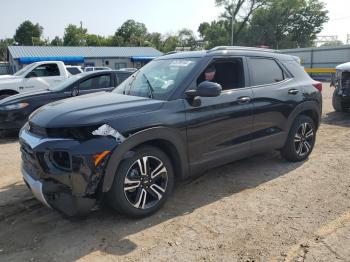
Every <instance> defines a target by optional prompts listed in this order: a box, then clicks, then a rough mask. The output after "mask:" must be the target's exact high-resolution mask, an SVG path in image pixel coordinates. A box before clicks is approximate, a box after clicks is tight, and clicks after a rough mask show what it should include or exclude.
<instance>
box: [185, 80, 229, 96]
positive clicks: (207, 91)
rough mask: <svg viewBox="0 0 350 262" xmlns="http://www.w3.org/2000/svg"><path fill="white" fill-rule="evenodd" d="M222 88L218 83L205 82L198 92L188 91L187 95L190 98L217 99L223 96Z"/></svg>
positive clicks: (199, 86)
mask: <svg viewBox="0 0 350 262" xmlns="http://www.w3.org/2000/svg"><path fill="white" fill-rule="evenodd" d="M221 91H222V87H221V85H220V84H218V83H214V82H209V81H204V82H202V83H200V84H199V85H198V87H197V89H196V90H187V91H186V92H185V93H186V95H187V96H189V97H192V98H193V97H196V96H200V97H216V96H219V95H220V94H221Z"/></svg>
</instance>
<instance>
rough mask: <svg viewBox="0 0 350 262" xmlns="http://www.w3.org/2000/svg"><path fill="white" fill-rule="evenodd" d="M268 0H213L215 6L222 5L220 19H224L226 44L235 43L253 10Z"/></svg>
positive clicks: (238, 39)
mask: <svg viewBox="0 0 350 262" xmlns="http://www.w3.org/2000/svg"><path fill="white" fill-rule="evenodd" d="M267 1H268V0H215V3H216V5H217V6H222V7H224V13H222V14H221V19H223V20H224V21H226V24H225V27H226V30H227V31H228V32H229V36H230V38H229V39H230V41H229V43H226V44H231V45H234V44H237V43H238V42H240V36H241V34H242V32H243V31H244V29H245V27H246V26H247V24H248V22H249V21H250V19H251V17H252V15H253V13H254V11H255V10H258V9H259V8H261V7H263V6H265V5H266V4H267Z"/></svg>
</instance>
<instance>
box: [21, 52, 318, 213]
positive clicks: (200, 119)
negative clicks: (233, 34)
mask: <svg viewBox="0 0 350 262" xmlns="http://www.w3.org/2000/svg"><path fill="white" fill-rule="evenodd" d="M321 89H322V84H320V83H318V82H315V81H313V80H312V79H311V78H310V77H309V76H308V75H307V74H306V73H305V72H304V70H303V68H302V67H301V66H300V64H299V62H298V59H297V58H296V57H292V56H289V55H283V54H280V53H278V52H274V51H271V50H264V49H254V48H244V47H217V48H214V49H212V50H209V51H199V52H184V53H175V54H170V55H165V56H162V57H159V58H157V59H155V60H153V61H152V62H150V63H149V64H147V65H146V66H144V67H143V68H142V69H140V70H139V71H137V72H135V73H134V74H133V75H132V76H130V77H129V78H128V79H127V80H126V81H124V82H123V83H122V84H121V85H120V86H118V87H117V88H116V89H114V90H113V91H112V92H100V93H95V94H92V95H91V94H90V95H84V96H79V97H74V98H70V99H66V100H61V101H58V102H54V103H51V104H48V105H46V106H44V107H41V108H40V109H39V110H37V111H36V112H34V113H33V114H32V115H31V117H30V118H29V122H28V123H27V124H26V125H25V126H24V127H23V128H22V130H21V132H20V144H21V151H22V159H23V166H22V170H23V177H24V180H25V182H26V183H27V185H28V186H29V188H30V189H31V190H32V191H33V193H34V195H35V196H36V197H37V198H38V199H39V200H40V201H42V202H43V203H44V204H45V205H47V206H49V207H52V208H54V209H57V210H59V211H61V212H63V213H64V214H66V215H69V216H72V215H80V214H84V213H86V212H87V211H89V210H91V209H92V208H93V207H94V206H95V205H96V204H97V203H100V202H101V200H102V199H106V200H107V201H108V203H109V204H110V205H111V206H112V207H113V208H114V209H115V210H117V211H119V212H121V213H123V214H125V215H129V216H133V217H142V216H146V215H149V214H151V213H153V212H155V211H156V210H158V209H159V208H160V207H161V206H162V204H164V202H165V201H166V199H167V198H168V196H169V194H170V193H171V191H172V189H173V185H174V182H175V181H176V180H180V179H184V178H187V177H189V176H192V175H195V174H200V173H201V172H204V171H205V170H208V169H209V168H213V167H216V166H220V165H224V164H226V163H229V162H232V161H234V160H237V159H241V158H246V157H248V156H251V155H253V154H257V153H259V152H263V151H266V150H269V149H278V150H280V151H281V153H282V155H283V156H284V157H285V158H286V159H288V160H290V161H303V160H305V159H306V158H307V157H308V156H309V154H310V153H311V151H312V149H313V147H314V144H315V138H316V131H317V128H318V126H319V123H320V114H321V107H322V96H321V92H320V91H321ZM104 197H105V198H104Z"/></svg>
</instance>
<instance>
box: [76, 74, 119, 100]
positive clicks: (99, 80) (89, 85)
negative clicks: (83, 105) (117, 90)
mask: <svg viewBox="0 0 350 262" xmlns="http://www.w3.org/2000/svg"><path fill="white" fill-rule="evenodd" d="M112 75H113V74H111V73H104V74H99V75H95V76H92V77H90V78H88V79H84V80H83V81H81V82H80V84H79V94H81V95H84V94H89V93H94V92H100V91H109V90H112V89H113V88H114V81H113V77H112Z"/></svg>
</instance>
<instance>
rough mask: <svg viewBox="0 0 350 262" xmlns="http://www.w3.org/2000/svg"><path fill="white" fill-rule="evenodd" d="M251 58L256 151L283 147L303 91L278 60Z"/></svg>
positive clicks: (249, 59) (254, 146) (254, 147)
mask: <svg viewBox="0 0 350 262" xmlns="http://www.w3.org/2000/svg"><path fill="white" fill-rule="evenodd" d="M248 61H249V63H248V64H249V72H250V77H251V83H252V91H253V99H252V105H253V122H254V124H253V150H254V151H259V150H266V149H270V148H271V149H275V148H280V147H282V146H283V144H284V141H285V139H286V136H287V135H288V130H286V123H287V120H288V117H289V115H290V114H291V113H292V111H293V109H294V108H295V106H296V104H298V103H300V101H302V99H303V98H302V93H303V92H302V90H301V89H300V87H298V86H297V84H296V82H295V81H294V80H293V76H292V75H291V74H290V73H289V72H288V71H287V70H286V68H285V67H284V66H283V65H282V63H280V62H279V61H278V60H277V59H274V58H269V57H250V58H248Z"/></svg>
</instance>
